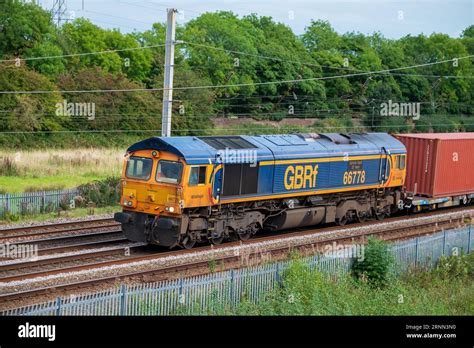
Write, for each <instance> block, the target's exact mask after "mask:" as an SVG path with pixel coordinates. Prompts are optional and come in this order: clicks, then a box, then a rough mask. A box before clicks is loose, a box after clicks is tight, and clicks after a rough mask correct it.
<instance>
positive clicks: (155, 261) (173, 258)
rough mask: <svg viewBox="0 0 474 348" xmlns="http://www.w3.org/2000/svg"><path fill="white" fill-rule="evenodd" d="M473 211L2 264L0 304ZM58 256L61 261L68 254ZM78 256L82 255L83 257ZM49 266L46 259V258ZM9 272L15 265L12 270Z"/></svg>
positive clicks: (281, 254)
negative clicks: (35, 266) (19, 266)
mask: <svg viewBox="0 0 474 348" xmlns="http://www.w3.org/2000/svg"><path fill="white" fill-rule="evenodd" d="M473 216H474V209H472V208H471V209H466V208H457V209H451V210H449V211H436V212H432V213H428V214H424V215H416V216H411V217H407V216H401V217H395V218H390V219H387V220H386V221H371V222H368V223H365V224H363V225H358V224H355V225H348V226H344V227H339V226H330V227H325V228H317V229H315V228H308V229H300V230H298V231H296V232H292V233H286V234H283V233H279V234H270V235H261V236H259V237H258V238H254V239H251V240H248V241H245V242H242V241H238V242H230V243H225V244H222V245H218V246H202V247H199V248H195V249H191V250H171V251H163V252H159V253H156V252H155V253H152V254H147V255H130V256H129V257H124V258H120V259H110V260H103V259H102V260H99V261H97V262H86V263H81V264H78V265H68V266H65V267H59V268H55V269H52V270H48V269H46V270H44V269H43V270H39V271H32V272H27V273H24V274H10V275H7V276H5V275H2V274H1V273H2V271H5V270H7V269H6V268H5V269H2V268H0V307H4V306H5V305H6V303H15V302H18V301H21V300H22V299H25V298H39V297H53V296H58V295H60V294H61V295H64V294H65V293H77V292H78V291H83V290H85V289H90V288H96V287H110V286H113V284H115V283H116V282H117V281H120V282H127V281H131V282H134V281H152V280H153V281H156V280H165V279H173V278H176V277H177V276H183V275H196V274H203V273H207V272H209V263H210V261H213V263H215V264H218V265H219V267H220V268H219V269H221V268H222V270H223V269H228V268H239V267H245V266H248V265H249V263H252V262H253V263H255V264H258V263H259V262H263V261H265V260H269V259H271V260H274V261H275V260H279V259H282V258H285V257H287V255H288V252H289V251H299V252H301V253H303V254H310V253H313V254H314V253H317V252H318V251H321V250H322V248H323V247H324V246H325V245H328V244H331V243H339V244H348V243H363V242H365V240H366V239H367V238H368V237H369V236H378V237H379V238H382V239H385V240H400V239H406V238H410V237H414V236H419V235H425V234H430V233H435V232H438V231H442V230H444V229H450V228H455V227H460V226H464V225H466V224H468V223H471V218H472V217H473ZM121 251H123V247H121V248H115V249H114V248H111V249H110V250H104V251H103V252H104V253H103V254H101V252H99V251H97V254H96V255H94V256H97V257H104V256H105V253H109V254H108V256H110V255H112V254H113V253H114V252H121ZM63 257H65V259H63V260H58V259H56V261H59V262H60V263H63V262H65V261H67V260H69V261H71V259H67V257H79V256H77V255H70V256H63ZM79 258H80V257H79ZM42 262H44V264H45V265H47V264H48V261H42ZM10 270H11V269H10Z"/></svg>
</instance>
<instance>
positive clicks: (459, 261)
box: [435, 255, 474, 279]
mask: <svg viewBox="0 0 474 348" xmlns="http://www.w3.org/2000/svg"><path fill="white" fill-rule="evenodd" d="M435 272H436V273H437V274H438V275H439V276H440V277H441V278H443V279H453V278H459V277H467V276H468V275H469V274H470V275H473V274H474V258H473V256H472V255H471V256H467V255H461V256H454V255H451V256H445V255H442V256H441V257H440V259H439V260H438V264H437V265H436V269H435Z"/></svg>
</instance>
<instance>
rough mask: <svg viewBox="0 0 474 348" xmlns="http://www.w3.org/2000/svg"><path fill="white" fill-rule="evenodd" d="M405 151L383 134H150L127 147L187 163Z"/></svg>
mask: <svg viewBox="0 0 474 348" xmlns="http://www.w3.org/2000/svg"><path fill="white" fill-rule="evenodd" d="M383 148H385V150H386V151H387V152H389V153H392V154H396V153H405V152H406V149H405V146H404V145H403V144H402V143H401V142H400V141H399V140H397V139H395V138H394V137H392V136H391V135H389V134H387V133H358V134H355V133H354V134H353V133H351V134H343V133H319V134H316V133H307V134H282V135H258V136H245V135H242V136H208V137H195V136H184V137H152V138H148V139H145V140H143V141H140V142H138V143H136V144H134V145H132V146H130V147H129V148H128V149H127V152H134V151H138V150H158V151H165V152H171V153H174V154H176V155H178V156H180V157H183V158H184V159H185V160H186V162H187V163H188V164H204V163H215V162H216V159H217V157H218V156H219V155H221V156H222V155H224V154H226V155H228V154H230V155H231V156H232V153H233V151H234V150H235V151H256V155H257V160H258V161H268V160H292V159H295V160H296V159H305V158H326V157H336V156H344V155H346V154H349V155H350V156H367V155H378V154H381V153H382V152H383V151H384V150H383Z"/></svg>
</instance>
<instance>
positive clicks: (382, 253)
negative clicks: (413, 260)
mask: <svg viewBox="0 0 474 348" xmlns="http://www.w3.org/2000/svg"><path fill="white" fill-rule="evenodd" d="M393 264H394V259H393V255H392V253H391V252H390V250H389V246H388V244H387V243H385V242H384V241H382V240H380V239H376V238H369V239H368V241H367V245H366V246H365V248H364V258H363V259H362V260H359V259H356V260H355V261H354V263H353V265H352V274H353V275H354V276H355V277H356V278H357V279H359V280H362V281H367V282H368V284H370V285H371V286H373V287H382V286H385V285H386V284H387V282H388V280H389V277H390V272H391V271H392V267H393Z"/></svg>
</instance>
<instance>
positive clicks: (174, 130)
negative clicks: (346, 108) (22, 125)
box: [0, 123, 474, 135]
mask: <svg viewBox="0 0 474 348" xmlns="http://www.w3.org/2000/svg"><path fill="white" fill-rule="evenodd" d="M429 125H430V126H432V127H441V126H452V124H450V123H430V124H429ZM463 125H464V126H474V123H464V124H463ZM409 126H410V125H409V124H406V123H403V124H390V125H374V126H367V127H369V128H394V127H409ZM424 126H426V125H424ZM292 127H301V126H298V125H283V126H278V127H271V126H268V127H263V126H259V127H258V128H257V129H249V128H213V130H212V131H214V132H215V131H219V132H220V131H231V132H235V131H247V132H256V131H259V130H264V129H270V130H276V131H279V130H291V129H292ZM321 127H322V128H324V129H345V130H351V129H352V130H360V129H363V128H364V126H362V125H361V126H336V127H334V126H313V127H311V126H309V127H308V126H304V128H306V129H307V128H309V129H313V128H314V129H318V130H321ZM160 131H161V128H157V129H105V130H100V129H91V130H48V131H39V130H36V131H3V132H0V135H2V134H56V133H127V132H129V133H133V132H136V133H146V132H160ZM198 131H202V132H206V133H209V132H210V130H209V129H208V128H182V129H179V128H175V129H173V130H172V132H198Z"/></svg>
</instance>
